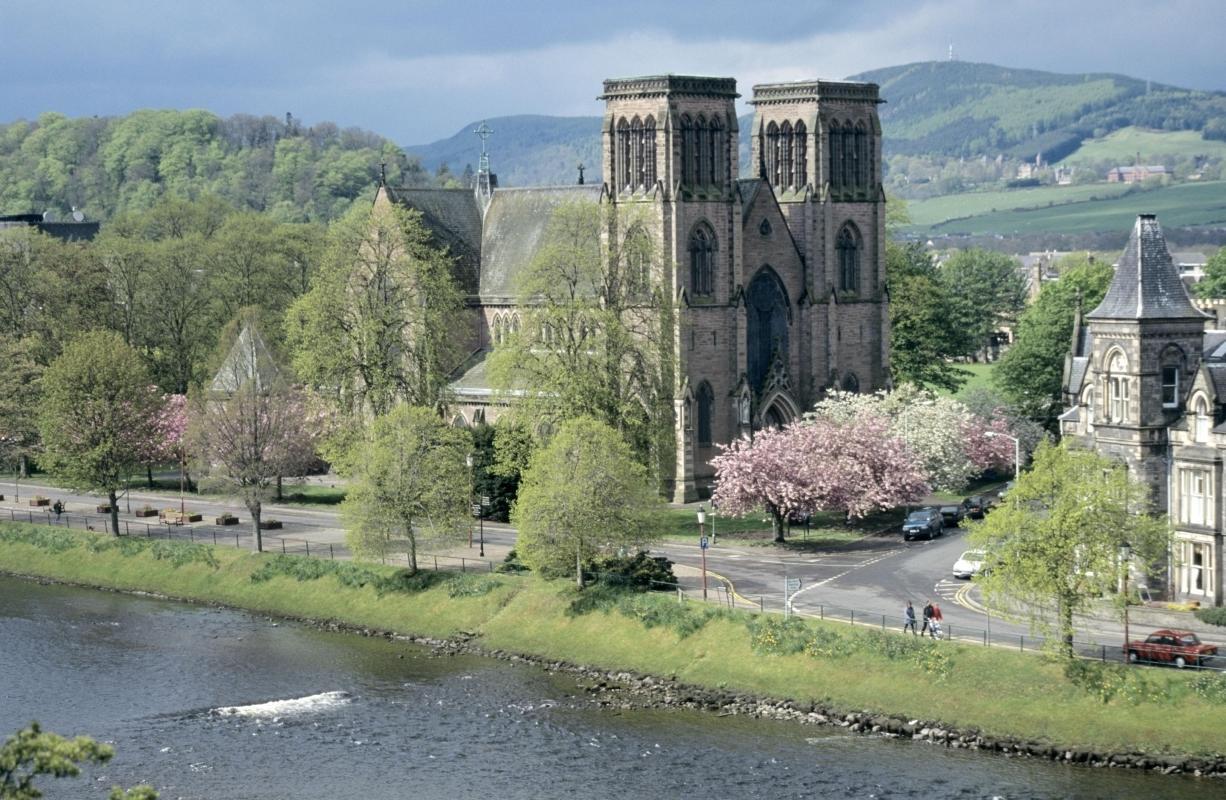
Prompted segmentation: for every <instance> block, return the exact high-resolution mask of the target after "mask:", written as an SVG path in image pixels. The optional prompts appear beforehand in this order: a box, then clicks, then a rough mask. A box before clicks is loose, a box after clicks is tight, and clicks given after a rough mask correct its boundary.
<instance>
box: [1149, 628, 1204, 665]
mask: <svg viewBox="0 0 1226 800" xmlns="http://www.w3.org/2000/svg"><path fill="white" fill-rule="evenodd" d="M1213 655H1217V645H1213V644H1205V643H1204V642H1202V641H1201V640H1200V639H1199V638H1197V636H1196V634H1195V633H1193V632H1192V631H1180V630H1170V629H1167V628H1163V629H1162V630H1160V631H1154V632H1153V633H1151V634H1150V635H1149V636H1146V637H1145V641H1143V642H1141V641H1135V642H1129V643H1128V660H1129V661H1132V662H1134V663H1135V662H1137V661H1154V662H1157V663H1159V664H1174V665H1175V666H1176V667H1179V668H1180V669H1183V668H1184V667H1186V666H1187V665H1188V664H1192V665H1193V666H1197V667H1199V666H1200V663H1201V660H1202V659H1205V658H1208V657H1209V656H1213Z"/></svg>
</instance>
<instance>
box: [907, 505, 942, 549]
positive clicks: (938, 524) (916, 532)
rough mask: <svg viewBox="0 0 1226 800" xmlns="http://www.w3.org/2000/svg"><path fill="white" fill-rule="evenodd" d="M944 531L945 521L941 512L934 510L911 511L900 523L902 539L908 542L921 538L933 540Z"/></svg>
mask: <svg viewBox="0 0 1226 800" xmlns="http://www.w3.org/2000/svg"><path fill="white" fill-rule="evenodd" d="M944 529H945V521H944V520H943V519H942V518H941V512H940V511H939V510H938V509H935V508H921V509H919V510H918V511H912V512H911V513H910V514H908V515H907V518H906V519H905V520H903V523H902V539H903V541H904V542H909V541H911V540H912V539H916V538H919V537H920V536H923V537H924V538H925V539H935V538H936V537H938V536H940V535H941V531H943V530H944Z"/></svg>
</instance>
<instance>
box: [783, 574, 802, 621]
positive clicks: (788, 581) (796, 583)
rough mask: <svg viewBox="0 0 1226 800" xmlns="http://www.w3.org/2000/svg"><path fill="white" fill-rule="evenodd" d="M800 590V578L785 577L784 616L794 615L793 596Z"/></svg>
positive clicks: (785, 617)
mask: <svg viewBox="0 0 1226 800" xmlns="http://www.w3.org/2000/svg"><path fill="white" fill-rule="evenodd" d="M799 591H800V578H784V579H783V617H784V619H787V618H788V617H790V616H791V615H792V596H793V595H795V594H796V593H797V592H799Z"/></svg>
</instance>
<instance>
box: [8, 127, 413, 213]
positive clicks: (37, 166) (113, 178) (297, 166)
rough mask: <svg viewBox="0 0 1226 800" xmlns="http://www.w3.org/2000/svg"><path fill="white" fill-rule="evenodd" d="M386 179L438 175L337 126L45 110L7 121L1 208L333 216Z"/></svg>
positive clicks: (368, 136) (372, 137) (379, 140)
mask: <svg viewBox="0 0 1226 800" xmlns="http://www.w3.org/2000/svg"><path fill="white" fill-rule="evenodd" d="M381 163H386V164H387V171H388V178H389V180H393V181H401V180H403V181H404V182H406V183H409V184H420V183H426V182H429V181H430V180H431V178H430V176H429V175H427V174H426V173H425V172H424V171H423V170H422V168H421V165H420V164H419V163H418V162H417V161H415V160H414V159H410V158H408V157H407V156H406V155H405V154H404V152H403V151H402V150H401V149H400V148H399V147H397V146H396V145H395V144H393V143H392V142H390V141H388V140H387V139H384V138H383V137H381V136H379V135H377V134H374V133H370V132H369V131H364V130H360V129H358V128H345V129H341V128H339V127H337V126H336V125H334V124H333V123H331V122H321V123H317V124H315V125H311V126H304V125H302V124H300V123H299V122H298V121H297V120H294V119H293V118H291V117H289V115H287V117H286V118H285V119H280V118H277V117H271V116H264V117H256V116H251V115H247V114H237V115H235V116H232V117H228V118H225V119H223V118H221V117H218V116H216V115H214V114H211V113H209V112H207V111H137V112H134V113H132V114H129V115H127V116H125V117H83V118H77V119H70V118H68V117H65V116H63V115H61V114H51V113H48V114H43V115H41V116H40V117H39V118H38V119H37V120H34V121H26V120H18V121H16V122H11V123H8V124H0V213H3V214H14V213H26V212H42V211H47V210H50V211H53V212H58V213H60V214H66V213H68V212H69V211H70V210H71V209H72V207H74V206H75V207H76V208H78V209H80V210H81V211H83V212H85V214H86V215H87V216H89V217H91V218H93V219H109V218H110V217H112V216H114V215H116V214H120V213H123V212H127V211H143V210H146V209H148V208H151V207H152V206H153V205H154V203H155V202H156V201H157V200H158V198H160V197H162V196H175V197H183V198H194V197H202V196H205V195H215V196H217V197H220V198H222V199H224V200H226V201H228V202H229V203H231V204H232V205H234V206H235V207H237V208H241V209H249V210H253V211H267V212H270V213H272V214H273V215H274V216H275V217H276V218H278V219H280V220H284V221H295V222H297V221H307V220H330V219H334V218H336V217H338V216H340V215H341V214H343V213H344V212H345V210H346V209H348V208H349V206H350V204H351V203H352V202H353V200H354V199H355V198H357V197H358V196H359V195H361V194H363V193H364V192H365V193H370V192H371V191H373V188H374V184H375V181H376V180H377V179H378V176H379V169H380V164H381Z"/></svg>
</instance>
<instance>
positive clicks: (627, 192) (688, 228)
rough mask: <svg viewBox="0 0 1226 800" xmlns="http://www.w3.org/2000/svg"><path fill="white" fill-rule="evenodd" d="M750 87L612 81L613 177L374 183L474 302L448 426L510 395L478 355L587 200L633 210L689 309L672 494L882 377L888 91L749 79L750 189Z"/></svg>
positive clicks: (707, 480)
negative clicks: (839, 394)
mask: <svg viewBox="0 0 1226 800" xmlns="http://www.w3.org/2000/svg"><path fill="white" fill-rule="evenodd" d="M738 96H739V95H738V94H737V90H736V81H735V80H733V79H731V78H706V77H689V76H681V75H662V76H651V77H641V78H625V79H616V80H608V81H605V83H604V93H603V95H602V97H601V99H602V100H604V102H605V114H604V120H603V126H602V137H603V165H602V166H603V171H602V174H603V176H604V181H603V184H593V183H588V184H586V185H578V186H547V187H523V188H519V187H516V188H508V187H501V186H498V183H497V181H496V180H495V179H494V176H493V175H492V174H490V172H489V167H488V162H487V161H485V160H483V162H482V169H481V170H480V172H479V174H478V176H477V184H476V186H475V187H474V188H473V189H415V188H395V189H394V188H392V187H388V186H383V187H381V188H380V195H379V197H380V199H379V200H377V201H376V202H386V201H390V202H395V203H400V204H403V205H406V206H410V207H413V208H416V209H417V210H418V211H420V212H421V214H422V219H423V221H424V223H425V224H426V225H427V226H428V227H429V228H430V229H431V230H432V232H433V234H434V235H435V237H436V238H437V240H438V242H439V243H440V244H442V245H445V246H446V247H447V248H448V251H449V253H450V254H451V255H452V257H453V258H454V260H455V265H456V273H457V277H458V279H459V282H460V284H461V286H462V288H463V289H464V291H465V292H466V294H467V296H468V305H469V307H470V308H471V309H472V310H473V311H474V315H473V319H474V321H475V324H474V326H473V330H472V331H471V342H470V343H469V346H468V348H467V349H466V352H471V353H472V355H471V356H470V357H469V358H468V359H467V360H466V361H465V363H464V364H463V365H461V367H460V368H459V369H458V370H457V373H456V375H455V378H454V380H453V382H452V384H451V386H450V392H449V394H450V400H449V404H450V405H451V406H452V409H453V412H452V413H453V414H454V416H453V419H454V420H455V422H456V424H472V423H474V422H479V421H482V420H484V421H488V422H492V421H493V420H494V418H496V417H497V416H498V415H499V414H500V413H501V412H502V411H503V410H504V409H505V408H506V407H507V404H508V403H510V402H513V399H512V398H509V397H508V396H507V395H506V394H505V393H499V392H498V391H497V390H496V389H494V388H492V387H490V386H489V385H488V382H487V379H486V375H485V367H484V359H485V355H486V354H488V353H489V352H490V351H491V350H492V349H494V348H495V347H497V346H499V344H500V343H501V342H502V341H503V340H504V338H505V336H506V335H507V331H515V330H518V329H519V325H520V323H521V318H522V311H521V309H519V308H518V303H519V302H520V301H519V299H518V298H517V297H516V289H515V287H516V284H517V282H516V276H517V275H518V274H520V273H521V272H522V270H523V269H524V268H525V267H527V266H528V265H529V264H530V263H531V262H532V260H533V258H534V257H535V255H536V253H537V251H538V249H539V248H540V246H541V243H542V242H543V241H544V240H545V238H546V237H545V231H546V228H547V226H548V223H549V220H550V219H551V218H552V215H553V213H554V211H555V210H556V209H557V208H560V207H562V206H563V205H564V204H567V203H573V202H575V201H587V202H599V203H605V204H613V205H614V206H617V207H622V208H624V207H630V209H631V210H632V211H633V214H632V215H627V216H633V218H634V219H635V220H636V225H637V224H642V226H643V227H644V229H648V231H649V233H650V235H651V237H652V239H654V244H655V249H656V250H657V252H659V253H660V254H661V256H662V258H661V259H659V262H660V263H661V264H663V265H664V272H665V274H663V275H657V276H655V281H653V282H654V283H658V284H662V285H663V286H664V287H665V288H666V289H667V290H668V291H669V292H670V294H671V296H672V298H673V299H674V302H675V307H676V309H677V311H676V314H675V327H674V329H673V330H672V331H671V332H670V334H671V335H670V339H671V341H672V344H673V352H674V356H675V357H674V363H675V365H676V369H675V376H676V378H675V384H674V386H673V390H672V394H673V409H674V412H675V413H674V420H675V437H676V441H675V444H676V447H675V451H676V464H675V470H674V471H673V472H672V476H671V478H670V479H668V480H666V481H665V483H666V484H667V487H666V488H667V490H668V491H669V493H670V494H671V495H672V497H673V498H674V499H676V500H693V499H695V498H697V497H701V496H706V495H707V494H708V493H709V491H710V489H711V483H712V479H713V474H712V470H711V467H710V460H711V458H712V457H713V456H715V455H716V453H717V452H718V451H717V449H716V445H717V444H719V443H726V442H730V441H732V440H733V439H735V438H736V437H738V436H741V435H746V434H752V432H753V431H754V430H755V429H757V428H761V427H763V426H771V425H781V424H785V423H787V422H789V421H791V420H793V419H796V418H797V417H799V416H800V415H801V414H802V413H803V412H804V411H806V410H807V409H809V408H811V407H812V405H813V403H814V402H815V401H817V400H818V399H819V398H820V397H821V396H822V395H823V394H824V393H825V392H827V391H829V390H831V389H841V390H847V391H872V390H875V389H878V388H881V387H883V386H885V385H886V383H887V381H888V375H889V345H888V342H889V317H888V306H887V296H886V288H885V248H884V240H885V203H884V196H883V195H882V191H881V125H880V122H879V121H878V117H877V105H878V103H880V102H881V101H880V100H879V97H878V91H877V86H876V85H875V84H868V83H842V82H830V81H816V80H814V81H801V82H797V83H778V84H764V85H759V86H755V87H754V89H753V99H752V101H751V103H752V105H753V106H754V108H755V114H754V117H753V129H752V131H750V143H751V147H750V148H749V159H750V168H749V169H747V170H744V174H746V175H748V176H749V177H747V178H742V177H741V175H742V169H741V164H740V160H741V156H740V150H739V138H740V136H741V135H742V132H741V131H740V129H739V125H738V122H737V116H736V99H737V97H738ZM485 158H486V157H485V156H484V155H483V159H485ZM620 216H621V215H620V214H619V215H617V217H615V218H619V217H620ZM640 221H641V222H640Z"/></svg>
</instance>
